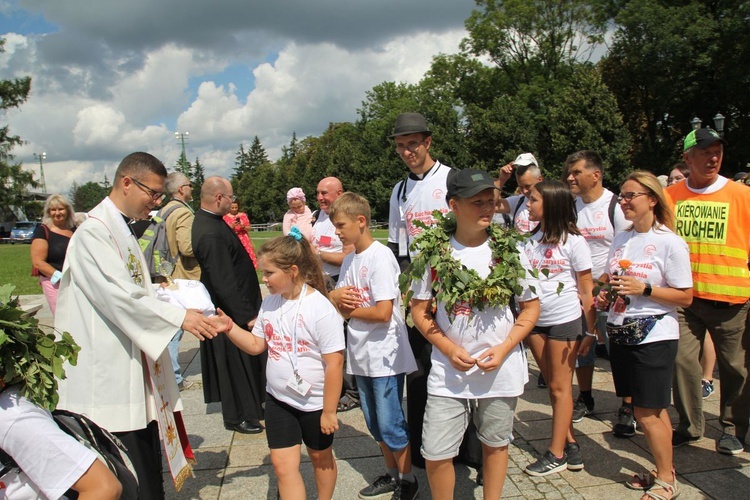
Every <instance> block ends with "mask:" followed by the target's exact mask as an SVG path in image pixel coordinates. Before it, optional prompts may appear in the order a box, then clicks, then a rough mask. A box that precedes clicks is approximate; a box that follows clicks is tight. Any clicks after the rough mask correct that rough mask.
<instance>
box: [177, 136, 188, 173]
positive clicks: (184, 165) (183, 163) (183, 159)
mask: <svg viewBox="0 0 750 500" xmlns="http://www.w3.org/2000/svg"><path fill="white" fill-rule="evenodd" d="M189 135H190V132H175V133H174V137H175V139H177V140H178V141H180V144H181V145H182V154H181V155H180V168H181V170H182V173H183V174H185V175H187V176H188V177H189V176H190V172H188V165H187V155H186V154H185V138H186V137H187V136H189Z"/></svg>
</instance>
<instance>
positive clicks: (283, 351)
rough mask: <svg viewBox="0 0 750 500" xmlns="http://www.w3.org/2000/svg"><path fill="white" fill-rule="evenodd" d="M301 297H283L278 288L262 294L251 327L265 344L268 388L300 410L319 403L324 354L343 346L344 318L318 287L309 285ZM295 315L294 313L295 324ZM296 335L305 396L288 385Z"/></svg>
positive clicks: (323, 378)
mask: <svg viewBox="0 0 750 500" xmlns="http://www.w3.org/2000/svg"><path fill="white" fill-rule="evenodd" d="M310 290H312V293H310V292H309V291H310ZM301 299H302V303H301V305H300V304H299V301H300V299H299V298H298V299H297V300H287V299H285V298H284V297H282V296H281V294H275V295H269V296H267V297H266V298H265V299H263V303H262V304H261V307H260V312H259V313H258V319H257V320H256V321H255V326H254V327H253V332H252V333H253V335H255V336H256V337H260V338H265V339H266V343H267V344H268V363H267V364H266V381H267V382H266V390H267V391H268V393H269V394H271V395H272V396H273V397H275V398H276V399H278V400H279V401H282V402H284V403H286V404H288V405H290V406H292V407H294V408H297V409H298V410H303V411H316V410H320V409H322V408H323V382H324V381H325V363H324V362H323V354H331V353H334V352H338V351H343V350H344V349H345V348H346V345H345V343H344V320H343V318H341V315H340V314H339V313H338V311H337V310H336V308H335V307H333V304H331V302H330V301H329V300H328V299H326V298H325V297H324V296H323V295H322V294H321V293H320V292H318V291H317V290H314V289H311V288H308V293H307V294H306V296H305V297H301ZM298 306H299V307H298ZM298 310H299V313H298V312H297V311H298ZM295 318H298V319H297V325H296V328H295V325H294V323H295ZM295 335H296V338H297V345H296V351H297V366H298V372H299V374H300V376H301V377H302V378H303V379H304V380H305V382H307V383H309V384H310V385H311V388H310V391H309V392H308V393H307V394H306V395H304V396H303V395H300V394H298V393H297V392H295V391H294V390H292V389H290V388H289V387H287V384H288V382H289V381H290V380H291V378H292V377H293V376H294V354H293V352H292V345H293V340H292V339H293V338H294V337H295Z"/></svg>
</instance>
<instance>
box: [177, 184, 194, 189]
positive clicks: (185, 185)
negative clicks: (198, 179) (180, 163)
mask: <svg viewBox="0 0 750 500" xmlns="http://www.w3.org/2000/svg"><path fill="white" fill-rule="evenodd" d="M180 187H181V188H184V187H193V185H192V184H182V185H181V186H180Z"/></svg>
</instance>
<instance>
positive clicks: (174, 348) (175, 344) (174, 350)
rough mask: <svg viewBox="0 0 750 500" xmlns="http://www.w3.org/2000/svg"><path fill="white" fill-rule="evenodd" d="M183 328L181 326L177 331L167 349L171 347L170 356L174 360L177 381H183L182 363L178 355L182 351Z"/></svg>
mask: <svg viewBox="0 0 750 500" xmlns="http://www.w3.org/2000/svg"><path fill="white" fill-rule="evenodd" d="M182 333H183V330H182V328H180V329H179V330H177V333H175V335H174V337H172V340H170V341H169V345H168V346H167V349H169V357H170V359H171V360H172V369H173V370H174V378H176V379H177V383H178V384H180V383H182V373H181V371H180V363H179V362H178V360H177V356H178V355H179V353H180V340H182Z"/></svg>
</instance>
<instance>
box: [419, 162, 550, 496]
mask: <svg viewBox="0 0 750 500" xmlns="http://www.w3.org/2000/svg"><path fill="white" fill-rule="evenodd" d="M494 190H495V186H494V183H493V180H492V178H491V177H490V176H489V175H488V174H487V173H486V172H484V171H481V170H471V169H467V170H461V171H457V172H454V173H451V175H450V176H449V177H448V195H447V200H448V203H449V205H450V208H451V210H452V211H453V215H455V224H454V223H453V221H454V219H453V218H452V216H451V217H449V218H445V219H442V220H441V221H440V223H439V224H438V226H437V227H435V228H432V229H428V230H425V231H424V232H423V233H422V236H420V237H419V238H418V239H417V246H418V248H419V253H418V254H417V256H416V257H415V258H414V259H413V261H412V266H410V269H409V270H407V274H408V275H409V276H410V277H417V279H415V281H414V282H413V283H412V284H411V291H412V292H413V299H412V301H411V310H412V317H413V319H414V324H415V325H416V327H417V328H418V329H419V331H420V332H421V333H422V335H424V336H425V338H427V340H428V341H429V342H430V343H432V345H433V350H432V369H431V370H430V376H429V379H428V384H427V392H428V399H427V408H426V412H425V423H424V431H423V433H422V450H421V452H422V456H424V458H425V461H426V463H427V477H428V478H429V481H430V489H431V491H432V495H433V498H434V499H438V500H440V499H452V498H453V492H454V487H455V471H454V469H453V463H452V460H453V457H455V456H456V455H457V454H458V450H459V447H460V445H461V441H462V438H463V435H464V431H465V429H466V426H467V425H468V421H469V418H473V420H474V423H475V425H476V427H477V434H478V437H479V440H480V441H481V443H482V457H483V463H484V498H500V494H501V492H502V489H503V483H504V482H505V473H506V471H507V467H508V445H509V444H510V442H511V441H512V439H513V415H514V412H515V407H516V401H517V398H518V396H520V395H521V394H522V393H523V386H524V384H525V383H526V382H527V381H528V369H527V364H526V357H525V355H524V352H523V349H522V347H521V341H522V340H523V339H524V338H525V337H526V336H527V335H528V334H529V332H531V329H532V327H533V326H534V323H535V322H536V320H537V318H538V317H539V300H538V299H537V298H536V296H534V295H533V294H532V292H531V289H532V287H537V286H539V283H538V281H537V280H535V279H533V278H530V277H529V278H527V276H526V271H525V270H526V269H529V268H530V265H529V262H528V259H527V258H526V255H525V254H524V252H523V251H522V248H521V245H520V242H519V241H517V240H516V239H514V238H513V236H512V234H511V235H508V234H506V233H505V231H504V230H503V229H501V228H499V227H497V226H496V225H492V224H491V221H492V216H493V213H494V206H495V194H494ZM503 256H509V257H507V258H504V257H503ZM435 258H437V262H435V261H434V259H435ZM431 263H432V264H434V265H435V267H434V269H432V268H431V267H430V264H431ZM422 271H424V272H423V273H422ZM418 276H421V279H420V278H419V277H418ZM487 281H492V283H493V284H492V285H489V284H488V283H487ZM458 282H460V285H459V284H458ZM466 294H468V296H467V295H466ZM514 296H515V299H516V300H517V302H518V303H519V308H520V312H519V315H518V318H517V319H516V320H515V321H514V318H513V314H512V312H511V308H510V307H509V305H508V303H509V301H510V300H513V298H514ZM435 300H436V301H437V308H436V310H435V312H434V313H433V303H434V302H435Z"/></svg>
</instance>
